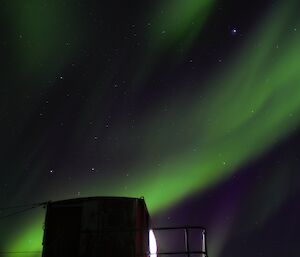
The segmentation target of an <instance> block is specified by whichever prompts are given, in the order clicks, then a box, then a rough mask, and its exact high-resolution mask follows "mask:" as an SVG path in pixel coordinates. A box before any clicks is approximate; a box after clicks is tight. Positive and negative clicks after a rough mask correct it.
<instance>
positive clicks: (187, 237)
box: [184, 228, 190, 257]
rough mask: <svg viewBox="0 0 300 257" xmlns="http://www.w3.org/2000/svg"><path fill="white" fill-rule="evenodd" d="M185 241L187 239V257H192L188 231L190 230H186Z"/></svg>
mask: <svg viewBox="0 0 300 257" xmlns="http://www.w3.org/2000/svg"><path fill="white" fill-rule="evenodd" d="M184 239H185V251H186V252H187V256H188V257H190V246H189V230H188V228H185V229H184Z"/></svg>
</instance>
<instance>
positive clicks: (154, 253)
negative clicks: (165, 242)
mask: <svg viewBox="0 0 300 257" xmlns="http://www.w3.org/2000/svg"><path fill="white" fill-rule="evenodd" d="M149 248H150V255H151V257H157V244H156V238H155V235H154V232H153V230H152V229H150V230H149Z"/></svg>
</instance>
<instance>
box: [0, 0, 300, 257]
mask: <svg viewBox="0 0 300 257" xmlns="http://www.w3.org/2000/svg"><path fill="white" fill-rule="evenodd" d="M299 8H300V3H299V1H297V0H277V1H276V0H273V1H271V0H265V1H258V0H254V1H238V0H226V1H225V0H143V1H140V0H131V1H122V0H112V1H96V0H85V1H84V0H26V1H25V0H13V1H11V0H10V1H9V0H7V1H6V0H4V1H1V3H0V31H1V34H0V63H1V64H0V65H1V73H0V74H1V80H0V83H1V84H0V85H1V86H0V146H1V147H0V151H1V152H0V164H1V166H0V170H1V172H0V203H1V205H0V255H1V256H13V257H17V256H28V257H38V256H41V253H40V251H41V247H42V234H43V222H44V214H45V210H44V209H43V208H42V207H39V208H35V209H32V210H30V211H26V212H22V211H23V210H27V208H28V206H24V207H20V208H12V209H6V208H7V207H10V206H18V205H27V204H32V203H39V202H45V201H48V200H59V199H67V198H76V197H87V196H129V197H140V196H144V197H145V201H146V203H147V206H148V209H149V211H150V213H151V217H152V222H153V224H154V226H157V227H159V226H179V225H202V226H204V227H206V228H207V239H208V253H209V257H250V256H251V257H253V256H260V257H282V256H288V257H292V256H299V250H300V245H299V242H300V235H299V231H300V222H299V217H300V190H299V189H300V173H299V167H300V18H299ZM19 211H21V212H22V213H20V214H18V215H13V216H9V217H6V216H7V215H10V214H13V213H15V212H19ZM1 252H2V253H1ZM4 252H27V253H23V254H22V253H18V254H17V253H16V254H12V253H10V254H8V253H4ZM29 252H32V253H29ZM33 252H36V253H33Z"/></svg>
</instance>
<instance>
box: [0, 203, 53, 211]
mask: <svg viewBox="0 0 300 257" xmlns="http://www.w3.org/2000/svg"><path fill="white" fill-rule="evenodd" d="M47 203H48V202H41V203H31V204H23V205H15V206H8V207H2V208H0V211H5V210H10V209H18V208H23V207H29V206H40V205H46V204H47Z"/></svg>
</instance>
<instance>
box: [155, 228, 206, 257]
mask: <svg viewBox="0 0 300 257" xmlns="http://www.w3.org/2000/svg"><path fill="white" fill-rule="evenodd" d="M151 229H152V230H153V231H161V230H184V241H185V251H179V252H159V251H158V252H157V255H174V254H184V255H186V256H187V257H191V255H193V254H203V255H204V256H205V257H208V255H207V245H206V229H205V228H204V227H201V226H185V227H160V228H151ZM192 229H198V230H201V233H202V235H203V236H204V251H191V250H190V244H189V230H192ZM149 255H151V254H150V253H149ZM152 255H153V254H152Z"/></svg>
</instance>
